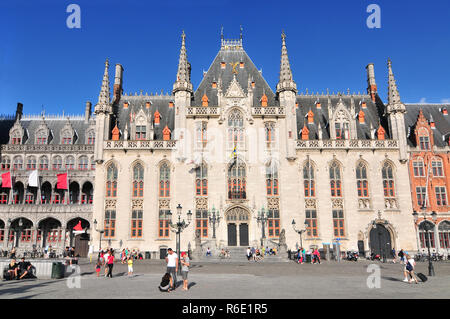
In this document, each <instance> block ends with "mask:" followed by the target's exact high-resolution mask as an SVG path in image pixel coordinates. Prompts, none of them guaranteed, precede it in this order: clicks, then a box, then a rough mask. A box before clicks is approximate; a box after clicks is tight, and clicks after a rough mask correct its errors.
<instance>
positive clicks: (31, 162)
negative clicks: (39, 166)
mask: <svg viewBox="0 0 450 319" xmlns="http://www.w3.org/2000/svg"><path fill="white" fill-rule="evenodd" d="M35 169H36V157H34V156H28V157H27V170H35Z"/></svg>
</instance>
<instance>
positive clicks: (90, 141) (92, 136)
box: [86, 130, 95, 145]
mask: <svg viewBox="0 0 450 319" xmlns="http://www.w3.org/2000/svg"><path fill="white" fill-rule="evenodd" d="M86 144H88V145H94V144H95V132H94V131H93V130H91V131H89V132H88V133H87V141H86Z"/></svg>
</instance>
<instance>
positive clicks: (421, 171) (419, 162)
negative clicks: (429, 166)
mask: <svg viewBox="0 0 450 319" xmlns="http://www.w3.org/2000/svg"><path fill="white" fill-rule="evenodd" d="M413 172H414V177H424V176H425V167H424V164H423V158H421V157H418V158H416V159H415V160H414V161H413Z"/></svg>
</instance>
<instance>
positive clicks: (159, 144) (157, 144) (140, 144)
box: [104, 140, 177, 150]
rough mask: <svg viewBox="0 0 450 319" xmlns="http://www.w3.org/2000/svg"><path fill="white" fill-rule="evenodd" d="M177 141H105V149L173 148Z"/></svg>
mask: <svg viewBox="0 0 450 319" xmlns="http://www.w3.org/2000/svg"><path fill="white" fill-rule="evenodd" d="M176 145H177V143H176V141H173V140H171V141H105V144H104V149H105V150H118V149H119V150H120V149H147V150H158V149H159V150H173V149H175V148H176Z"/></svg>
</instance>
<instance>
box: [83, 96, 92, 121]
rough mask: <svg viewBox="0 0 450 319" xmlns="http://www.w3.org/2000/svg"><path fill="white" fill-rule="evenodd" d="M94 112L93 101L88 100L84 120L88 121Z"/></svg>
mask: <svg viewBox="0 0 450 319" xmlns="http://www.w3.org/2000/svg"><path fill="white" fill-rule="evenodd" d="M91 113H92V103H91V102H90V101H87V102H86V108H85V109H84V122H85V123H88V122H89V119H90V118H91Z"/></svg>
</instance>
